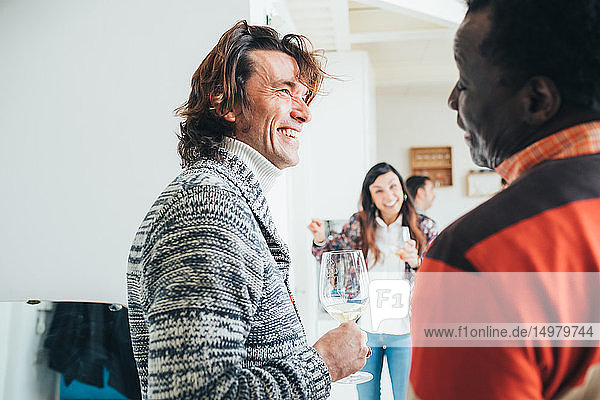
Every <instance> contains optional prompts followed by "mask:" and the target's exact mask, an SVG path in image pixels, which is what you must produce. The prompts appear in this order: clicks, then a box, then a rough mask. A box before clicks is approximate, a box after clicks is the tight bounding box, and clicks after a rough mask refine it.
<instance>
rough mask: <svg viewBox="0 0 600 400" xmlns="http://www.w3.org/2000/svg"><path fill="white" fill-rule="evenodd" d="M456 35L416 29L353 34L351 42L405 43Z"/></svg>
mask: <svg viewBox="0 0 600 400" xmlns="http://www.w3.org/2000/svg"><path fill="white" fill-rule="evenodd" d="M454 33H455V30H454V29H415V30H406V31H389V32H363V33H351V34H350V42H351V43H352V44H355V43H381V42H404V41H409V40H434V39H452V38H453V37H454Z"/></svg>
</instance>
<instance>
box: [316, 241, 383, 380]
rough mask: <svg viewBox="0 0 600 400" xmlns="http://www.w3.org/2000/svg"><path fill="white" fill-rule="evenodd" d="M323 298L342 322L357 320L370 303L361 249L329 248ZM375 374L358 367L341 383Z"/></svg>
mask: <svg viewBox="0 0 600 400" xmlns="http://www.w3.org/2000/svg"><path fill="white" fill-rule="evenodd" d="M319 281H320V282H319V299H320V300H321V304H322V305H323V307H324V308H325V311H327V312H328V313H329V315H331V316H332V317H333V318H335V319H336V320H337V321H339V322H347V321H356V320H357V319H358V318H359V317H360V316H361V315H362V313H363V312H364V311H365V310H366V308H367V304H368V303H369V276H368V273H367V265H366V263H365V259H364V257H363V253H362V251H361V250H339V251H328V252H325V253H323V256H322V257H321V276H320V279H319ZM371 379H373V375H371V374H370V373H368V372H364V371H358V372H355V373H353V374H352V375H349V376H347V377H345V378H342V379H340V380H339V381H337V382H339V383H350V384H358V383H363V382H368V381H370V380H371Z"/></svg>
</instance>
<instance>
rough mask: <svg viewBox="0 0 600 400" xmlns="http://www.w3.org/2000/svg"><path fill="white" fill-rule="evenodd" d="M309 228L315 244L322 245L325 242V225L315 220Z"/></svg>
mask: <svg viewBox="0 0 600 400" xmlns="http://www.w3.org/2000/svg"><path fill="white" fill-rule="evenodd" d="M307 228H308V230H309V231H310V233H312V234H313V242H315V243H321V242H324V241H325V225H324V224H323V221H322V220H320V219H313V220H312V221H311V223H310V224H308V226H307Z"/></svg>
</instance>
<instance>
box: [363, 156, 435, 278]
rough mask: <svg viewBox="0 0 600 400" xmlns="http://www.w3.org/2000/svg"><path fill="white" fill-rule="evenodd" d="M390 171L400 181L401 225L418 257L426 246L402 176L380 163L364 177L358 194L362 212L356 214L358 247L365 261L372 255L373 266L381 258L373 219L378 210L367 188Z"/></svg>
mask: <svg viewBox="0 0 600 400" xmlns="http://www.w3.org/2000/svg"><path fill="white" fill-rule="evenodd" d="M390 171H392V172H393V173H394V174H396V176H397V177H398V179H400V185H402V192H403V193H404V201H403V203H402V207H401V208H400V214H401V215H402V225H404V226H408V230H409V231H410V237H411V239H413V240H414V241H416V242H417V252H418V254H419V256H420V255H421V254H422V252H423V249H424V248H425V245H426V238H425V234H424V233H423V231H422V230H421V226H420V223H419V219H418V218H417V212H416V211H415V206H414V205H413V202H412V200H411V199H410V196H407V195H406V186H405V185H404V180H403V179H402V176H401V175H400V174H399V173H398V171H396V169H395V168H394V167H392V166H391V165H390V164H388V163H385V162H382V163H379V164H376V165H374V166H373V167H371V169H370V170H369V171H368V172H367V175H365V179H364V180H363V184H362V190H361V193H360V203H361V207H362V210H360V211H359V213H358V215H359V223H360V242H361V243H360V245H361V248H362V251H363V254H364V255H365V259H367V255H368V254H369V252H372V253H373V257H374V260H375V262H374V264H376V263H377V261H378V260H379V258H380V257H381V250H380V249H379V247H377V243H376V240H375V232H376V228H377V222H376V221H375V218H377V216H378V215H377V211H379V210H378V209H377V207H375V203H373V198H372V197H371V191H370V190H369V186H371V185H372V184H373V182H375V179H377V178H378V177H379V176H381V175H383V174H386V173H388V172H390ZM369 267H372V266H369Z"/></svg>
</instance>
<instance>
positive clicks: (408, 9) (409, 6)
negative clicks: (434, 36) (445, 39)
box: [356, 0, 466, 28]
mask: <svg viewBox="0 0 600 400" xmlns="http://www.w3.org/2000/svg"><path fill="white" fill-rule="evenodd" d="M356 1H357V2H359V3H361V4H365V5H368V6H372V7H378V8H382V9H384V10H389V11H393V12H397V13H401V14H404V15H408V16H410V17H415V18H420V19H423V20H426V21H429V22H432V23H435V24H440V25H443V26H447V27H449V28H452V27H453V28H455V27H457V26H458V25H459V24H460V23H461V21H462V19H463V17H464V16H465V12H466V5H464V4H463V3H462V2H461V1H458V0H356Z"/></svg>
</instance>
